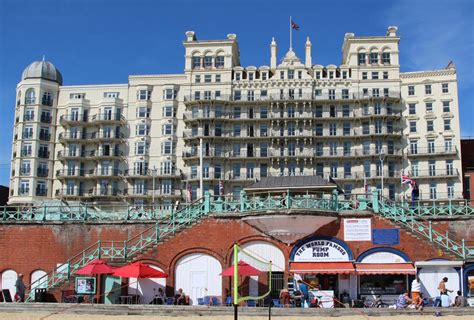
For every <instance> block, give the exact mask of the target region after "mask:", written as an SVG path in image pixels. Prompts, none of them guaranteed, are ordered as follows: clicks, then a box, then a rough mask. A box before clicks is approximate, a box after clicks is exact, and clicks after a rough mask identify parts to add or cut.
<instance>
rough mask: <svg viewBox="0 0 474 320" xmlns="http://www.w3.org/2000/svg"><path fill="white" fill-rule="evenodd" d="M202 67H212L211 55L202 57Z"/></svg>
mask: <svg viewBox="0 0 474 320" xmlns="http://www.w3.org/2000/svg"><path fill="white" fill-rule="evenodd" d="M204 68H212V57H211V56H206V57H204Z"/></svg>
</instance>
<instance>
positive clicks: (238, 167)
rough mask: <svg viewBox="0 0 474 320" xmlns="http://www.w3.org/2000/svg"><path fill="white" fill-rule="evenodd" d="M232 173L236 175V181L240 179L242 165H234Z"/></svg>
mask: <svg viewBox="0 0 474 320" xmlns="http://www.w3.org/2000/svg"><path fill="white" fill-rule="evenodd" d="M232 172H233V173H234V179H235V178H240V163H234V164H233V165H232Z"/></svg>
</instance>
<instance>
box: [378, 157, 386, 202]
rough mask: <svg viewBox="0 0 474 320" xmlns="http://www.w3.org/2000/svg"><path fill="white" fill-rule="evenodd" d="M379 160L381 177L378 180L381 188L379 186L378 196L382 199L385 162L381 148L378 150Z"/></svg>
mask: <svg viewBox="0 0 474 320" xmlns="http://www.w3.org/2000/svg"><path fill="white" fill-rule="evenodd" d="M379 160H380V169H381V175H380V180H381V186H380V189H381V191H380V195H381V196H382V197H383V161H384V160H385V150H384V148H382V150H380V154H379Z"/></svg>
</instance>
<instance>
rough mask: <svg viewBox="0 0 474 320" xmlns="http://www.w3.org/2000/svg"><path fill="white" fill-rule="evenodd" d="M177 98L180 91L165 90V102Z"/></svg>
mask: <svg viewBox="0 0 474 320" xmlns="http://www.w3.org/2000/svg"><path fill="white" fill-rule="evenodd" d="M150 93H151V92H150ZM177 96H178V90H175V89H165V90H163V99H164V100H174V99H176V97H177Z"/></svg>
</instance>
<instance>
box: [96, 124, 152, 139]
mask: <svg viewBox="0 0 474 320" xmlns="http://www.w3.org/2000/svg"><path fill="white" fill-rule="evenodd" d="M147 131H148V130H147V126H146V124H138V125H137V126H136V127H135V134H136V135H137V136H144V135H146V134H148V132H147ZM109 134H110V131H109ZM104 136H106V134H105V132H104Z"/></svg>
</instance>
